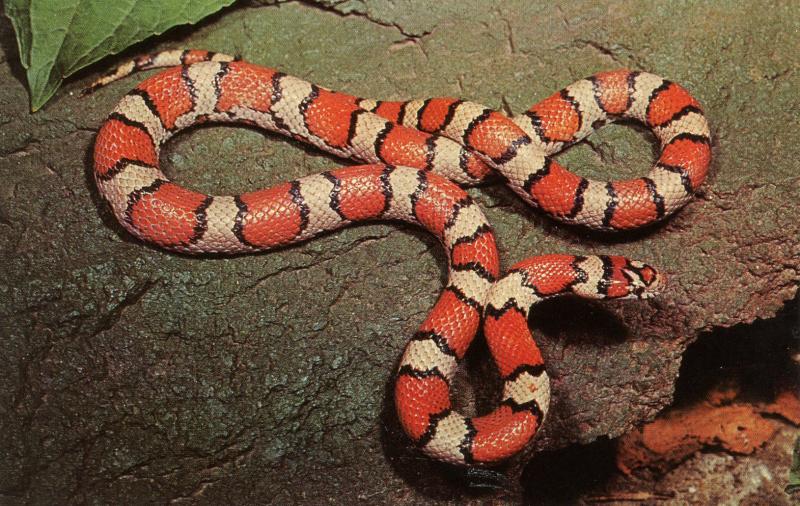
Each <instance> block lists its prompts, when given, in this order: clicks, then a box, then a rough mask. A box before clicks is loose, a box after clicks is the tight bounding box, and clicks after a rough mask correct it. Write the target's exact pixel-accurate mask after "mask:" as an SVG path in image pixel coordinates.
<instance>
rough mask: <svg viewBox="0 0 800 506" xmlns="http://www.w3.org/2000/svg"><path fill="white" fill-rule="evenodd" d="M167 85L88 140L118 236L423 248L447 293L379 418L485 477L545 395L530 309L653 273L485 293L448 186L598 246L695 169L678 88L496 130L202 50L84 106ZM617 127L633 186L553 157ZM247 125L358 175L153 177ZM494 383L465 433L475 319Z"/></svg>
mask: <svg viewBox="0 0 800 506" xmlns="http://www.w3.org/2000/svg"><path fill="white" fill-rule="evenodd" d="M155 67H172V68H169V69H167V70H165V71H163V72H161V73H159V74H157V75H155V76H153V77H150V78H149V79H147V80H145V81H144V82H142V83H141V84H139V85H138V86H137V87H136V88H135V89H134V90H132V91H131V92H129V93H128V94H127V95H125V96H124V97H123V99H122V100H121V101H120V103H119V104H118V105H117V107H116V108H115V110H114V112H112V113H111V114H110V116H109V117H108V119H107V120H106V121H105V123H104V124H103V125H102V127H101V129H100V131H99V133H98V135H97V140H96V144H95V151H94V172H95V179H96V182H97V185H98V188H99V190H100V193H101V195H102V196H103V197H104V198H105V199H106V200H107V201H108V202H109V204H110V206H111V208H112V210H113V212H114V214H115V216H116V217H117V219H118V220H119V221H120V223H122V225H123V226H124V227H125V228H126V229H127V230H128V231H129V232H130V233H131V234H133V235H134V236H136V237H138V238H140V239H142V240H144V241H147V242H150V243H153V244H156V245H158V246H160V247H163V248H166V249H170V250H174V251H181V252H186V253H205V252H216V253H241V252H253V251H261V250H268V249H272V248H275V247H278V246H281V245H285V244H290V243H295V242H298V241H303V240H305V239H308V238H311V237H313V236H315V235H318V234H320V233H322V232H325V231H329V230H334V229H337V228H340V227H343V226H346V225H348V224H351V223H354V222H361V221H366V220H385V219H394V220H402V221H406V222H410V223H414V224H417V225H420V226H422V227H424V228H425V229H427V230H429V231H430V232H432V233H433V234H435V235H436V236H437V237H438V238H439V239H440V240H441V242H442V244H443V245H444V247H445V248H446V250H447V252H448V260H449V277H448V283H447V286H446V287H445V289H444V291H443V292H442V295H441V296H440V297H439V300H438V301H437V302H436V305H435V306H434V307H433V309H432V310H431V312H430V313H429V315H428V317H427V318H426V320H425V321H424V323H423V324H422V326H421V328H420V330H419V331H418V332H417V333H416V334H415V335H414V337H413V338H412V339H411V341H410V342H409V344H408V345H407V347H406V350H405V353H404V355H403V358H402V359H401V362H400V368H399V371H398V374H397V380H396V384H395V404H396V407H397V412H398V416H399V419H400V422H401V425H402V426H403V428H404V430H405V431H406V433H407V434H408V435H409V437H410V438H411V439H412V440H413V441H414V442H415V443H416V444H417V445H418V446H419V447H421V448H422V450H423V451H424V452H425V453H426V454H428V455H430V456H432V457H433V458H436V459H439V460H443V461H447V462H450V463H455V464H483V463H492V462H497V461H500V460H502V459H504V458H507V457H508V456H510V455H512V454H514V453H515V452H517V451H519V450H520V449H521V448H523V447H524V446H525V445H526V444H527V443H528V442H529V441H530V439H531V438H532V437H533V435H534V434H535V432H536V431H537V429H538V428H539V427H540V425H541V423H542V421H543V419H544V417H545V415H546V412H547V408H548V404H549V398H550V387H549V380H548V378H547V374H546V373H545V371H544V367H543V361H542V357H541V355H540V353H539V350H538V348H537V346H536V343H535V342H534V340H533V338H532V336H531V335H530V331H529V330H528V325H527V315H528V311H529V309H530V307H531V306H532V305H533V304H535V303H537V302H539V301H540V300H542V299H545V298H548V297H553V296H556V295H561V294H566V293H573V294H577V295H579V296H583V297H590V298H597V299H611V298H646V297H649V296H651V295H653V294H654V293H655V291H656V289H657V288H658V287H659V286H660V284H661V281H662V280H661V277H660V276H659V275H658V274H657V273H656V271H655V270H654V269H653V268H652V267H649V266H647V265H645V264H643V263H640V262H636V261H631V260H627V259H625V258H622V257H606V256H586V257H582V256H572V255H547V256H541V257H534V258H531V259H528V260H525V261H523V262H520V263H519V264H517V265H515V266H513V267H512V268H511V269H510V270H509V272H508V273H507V274H506V275H505V276H503V277H502V278H499V279H498V276H499V260H498V253H497V248H496V245H495V238H494V234H493V232H492V229H491V227H490V225H489V224H488V222H487V221H486V218H485V217H484V215H483V213H482V212H481V210H480V209H479V208H478V206H476V205H475V204H474V203H473V201H472V200H471V199H470V197H469V196H468V195H467V194H466V193H465V192H464V190H462V189H461V188H459V187H458V186H457V185H456V184H454V182H456V183H462V184H474V183H477V182H479V181H482V180H483V179H485V178H486V177H487V176H488V175H489V174H490V173H492V172H494V171H496V172H498V173H499V174H500V175H501V178H502V179H503V181H504V182H505V183H506V184H508V185H509V186H510V187H511V188H512V189H513V190H514V191H515V192H516V193H517V194H519V195H520V196H521V197H522V198H523V199H524V200H525V201H527V202H528V203H530V204H532V205H533V206H535V207H537V208H540V209H541V210H543V211H544V212H546V213H547V214H549V215H550V216H552V217H554V218H555V219H558V220H561V221H564V222H567V223H573V224H578V225H584V226H587V227H589V228H593V229H600V230H622V229H631V228H636V227H640V226H645V225H648V224H651V223H653V222H655V221H658V220H660V219H662V218H664V217H666V216H668V215H670V214H671V213H673V212H674V211H675V210H677V209H678V208H680V207H681V206H682V205H683V204H685V203H686V202H687V201H688V200H689V199H690V198H691V196H692V194H693V192H694V191H695V190H696V189H697V187H698V186H699V185H700V184H702V182H703V180H704V178H705V176H706V172H707V169H708V165H709V161H710V142H709V130H708V125H707V123H706V120H705V117H704V116H703V113H702V110H701V108H700V105H699V104H698V103H697V101H696V100H695V99H694V98H692V96H691V95H689V93H688V92H687V91H686V90H684V89H683V88H682V87H680V86H679V85H677V84H674V83H670V82H668V81H665V80H663V79H661V78H660V77H657V76H655V75H653V74H648V73H644V72H630V71H626V70H618V71H613V72H606V73H601V74H597V75H595V76H593V77H590V78H588V79H583V80H581V81H578V82H576V83H574V84H572V85H570V86H569V87H567V88H565V89H564V90H562V91H560V92H558V93H556V94H554V95H552V96H551V97H549V98H547V99H545V100H543V101H541V102H539V103H538V104H536V105H534V106H533V107H532V108H531V109H530V110H529V111H528V112H526V113H525V114H523V115H520V116H518V117H515V118H508V117H506V116H504V115H502V114H500V113H498V112H495V111H492V110H489V109H486V108H485V107H483V106H481V105H479V104H475V103H472V102H467V101H462V100H457V99H452V98H433V99H428V100H415V101H409V102H378V101H373V100H368V99H359V98H356V97H353V96H350V95H346V94H343V93H338V92H332V91H329V90H326V89H324V88H320V87H318V86H316V85H314V84H311V83H308V82H306V81H303V80H301V79H298V78H296V77H292V76H289V75H286V74H283V73H281V72H278V71H276V70H273V69H268V68H265V67H261V66H257V65H253V64H250V63H246V62H242V61H237V60H235V59H234V58H232V57H230V56H226V55H221V54H216V53H210V52H206V51H194V50H192V51H167V52H163V53H158V54H155V55H150V56H144V57H140V58H138V59H136V60H134V61H132V62H129V63H127V64H124V65H122V66H120V67H119V68H117V69H116V70H115V71H114V72H112V73H110V74H108V75H107V76H105V77H103V78H101V79H100V80H98V81H97V82H96V83H95V84H94V85H92V88H90V90H93V89H96V88H98V87H100V86H103V85H105V84H107V83H109V82H111V81H114V80H116V79H119V78H121V77H124V76H127V75H129V74H131V73H132V72H134V71H136V70H141V69H147V68H155ZM616 118H630V119H634V120H637V121H640V122H643V123H644V124H646V125H647V126H649V127H650V128H651V129H652V131H653V132H654V133H655V135H656V137H657V138H658V139H659V141H660V143H661V155H660V157H659V159H658V161H657V163H656V164H655V166H654V167H653V169H652V170H651V171H650V173H649V174H648V175H647V176H646V177H642V178H638V179H633V180H628V181H617V182H610V183H605V182H597V181H593V180H589V179H586V178H582V177H580V176H577V175H574V174H572V173H571V172H569V171H567V170H566V169H565V168H563V167H561V166H560V165H559V164H558V163H557V162H555V161H554V160H553V159H552V158H551V155H553V154H554V153H556V152H558V151H559V150H561V149H563V148H564V147H565V146H567V145H570V144H572V143H575V142H578V141H580V140H581V139H583V138H584V137H586V136H587V135H589V133H591V132H592V131H593V129H594V128H595V127H596V126H597V125H598V124H600V123H602V122H604V121H607V120H613V119H616ZM206 121H214V122H238V123H247V124H253V125H257V126H260V127H263V128H266V129H268V130H272V131H277V132H280V133H283V134H286V135H289V136H292V137H294V138H297V139H301V140H303V141H305V142H308V143H311V144H313V145H315V146H317V147H319V148H321V149H323V150H325V151H327V152H330V153H333V154H336V155H339V156H342V157H345V158H352V159H355V160H359V161H362V162H364V163H368V164H369V165H361V166H354V167H348V168H343V169H337V170H333V171H329V172H325V173H322V174H317V175H312V176H307V177H303V178H300V179H297V180H294V181H290V182H286V183H282V184H278V185H276V186H274V187H272V188H268V189H264V190H258V191H254V192H249V193H244V194H241V195H236V196H209V195H205V194H202V193H198V192H194V191H191V190H188V189H185V188H183V187H181V186H179V185H177V184H175V183H173V182H171V181H170V180H169V179H168V178H167V176H165V175H164V173H163V172H161V170H160V169H159V151H160V148H161V146H162V145H163V143H164V142H166V140H167V139H169V138H170V137H171V136H172V135H174V134H175V133H176V132H178V131H179V130H181V129H184V128H187V127H190V126H192V125H195V124H198V123H201V122H206ZM483 316H485V322H484V331H485V335H486V339H487V342H488V345H489V349H490V351H491V353H492V356H493V358H494V360H495V362H496V363H497V366H498V368H499V371H500V375H501V377H502V379H503V381H504V385H505V386H504V390H503V395H502V400H501V402H500V405H499V406H498V407H497V408H496V409H495V410H494V411H493V412H492V413H490V414H487V415H484V416H480V417H474V418H468V417H464V416H463V415H461V414H459V413H457V412H456V411H454V410H453V409H452V406H451V400H450V385H451V381H452V378H453V375H454V374H455V371H456V368H457V364H458V361H459V360H460V359H461V358H462V357H463V356H464V354H465V353H466V351H467V348H468V347H469V345H470V343H471V342H472V339H473V337H474V336H475V334H476V332H477V330H478V328H479V325H480V323H481V320H482V317H483Z"/></svg>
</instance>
